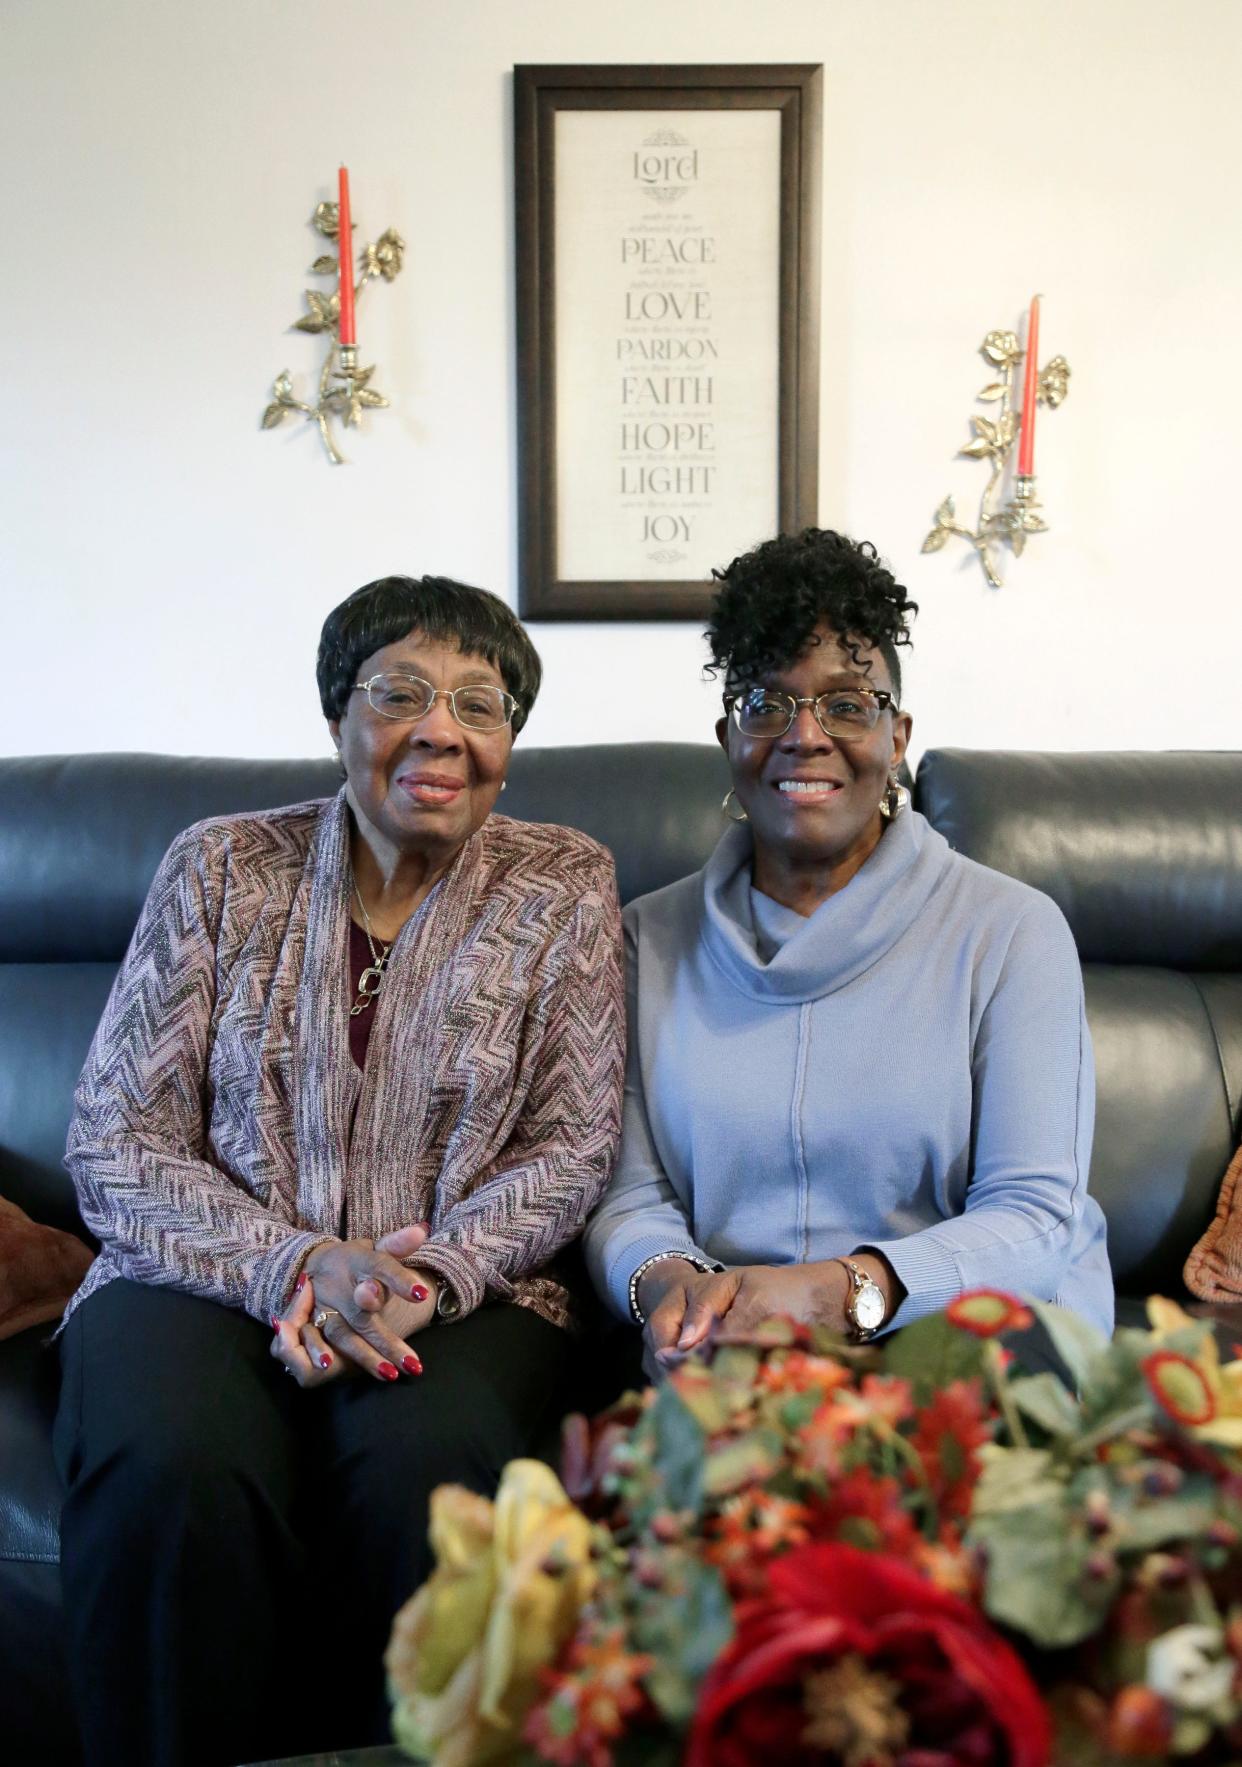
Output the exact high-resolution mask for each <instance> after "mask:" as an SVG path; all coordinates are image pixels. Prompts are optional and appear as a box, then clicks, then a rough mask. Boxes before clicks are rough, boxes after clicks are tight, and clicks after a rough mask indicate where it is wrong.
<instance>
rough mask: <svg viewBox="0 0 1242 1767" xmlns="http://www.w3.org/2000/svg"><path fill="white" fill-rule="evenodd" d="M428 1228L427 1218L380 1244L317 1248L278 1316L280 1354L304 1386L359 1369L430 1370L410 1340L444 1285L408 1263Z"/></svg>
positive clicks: (377, 1375)
mask: <svg viewBox="0 0 1242 1767" xmlns="http://www.w3.org/2000/svg"><path fill="white" fill-rule="evenodd" d="M427 1231H428V1230H427V1227H426V1224H425V1223H424V1222H421V1221H420V1222H416V1223H415V1224H414V1225H413V1226H411V1227H401V1228H398V1229H397V1230H396V1231H395V1232H394V1233H388V1234H385V1235H384V1237H383V1238H382V1239H377V1240H375V1241H372V1240H369V1239H347V1240H336V1241H334V1242H332V1243H331V1244H328V1245H321V1246H316V1247H315V1249H314V1251H313V1252H312V1253H311V1254H310V1256H309V1257H308V1258H307V1260H306V1263H305V1266H304V1267H303V1270H302V1273H301V1275H300V1276H299V1277H298V1280H297V1283H296V1285H295V1287H294V1291H293V1294H292V1296H291V1298H290V1300H289V1304H288V1306H287V1307H286V1308H285V1310H284V1312H283V1314H281V1315H279V1316H274V1317H273V1319H272V1333H273V1335H272V1355H273V1357H274V1358H275V1359H276V1361H277V1362H280V1363H282V1364H283V1366H284V1368H285V1371H286V1373H288V1374H291V1375H292V1376H293V1377H294V1379H295V1380H296V1381H297V1383H298V1385H299V1386H303V1387H316V1386H322V1385H323V1384H324V1383H325V1382H326V1381H330V1380H335V1379H337V1378H339V1376H340V1375H342V1374H345V1373H346V1372H349V1371H351V1370H352V1371H357V1370H361V1371H362V1372H363V1373H364V1374H368V1375H370V1376H371V1378H372V1379H373V1380H379V1381H395V1380H399V1379H400V1377H401V1375H402V1373H403V1372H404V1373H405V1374H407V1375H419V1374H421V1373H422V1371H423V1365H422V1362H421V1361H420V1359H419V1357H418V1355H417V1353H416V1352H415V1351H414V1350H412V1349H411V1347H410V1344H409V1342H408V1340H409V1339H410V1338H411V1337H413V1336H414V1335H415V1333H417V1332H419V1331H421V1330H422V1329H423V1327H424V1326H425V1325H427V1324H429V1322H430V1321H431V1320H432V1319H433V1318H434V1317H435V1311H436V1293H437V1284H436V1279H435V1278H434V1277H433V1276H430V1275H428V1274H426V1273H424V1272H421V1271H417V1270H410V1269H407V1267H406V1266H405V1265H404V1264H403V1263H401V1262H400V1260H401V1259H402V1258H408V1257H410V1256H412V1255H413V1254H414V1253H415V1252H416V1251H417V1250H418V1248H419V1246H421V1245H422V1243H423V1241H424V1240H425V1239H426V1238H427Z"/></svg>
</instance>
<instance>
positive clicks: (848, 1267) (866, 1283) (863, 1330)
mask: <svg viewBox="0 0 1242 1767" xmlns="http://www.w3.org/2000/svg"><path fill="white" fill-rule="evenodd" d="M837 1263H838V1264H840V1265H841V1267H842V1268H843V1269H844V1271H845V1274H846V1275H847V1276H848V1277H849V1279H850V1292H849V1294H848V1295H847V1296H846V1297H845V1317H846V1318H847V1319H848V1320H849V1322H850V1330H851V1331H852V1332H853V1334H854V1336H855V1337H856V1338H857V1340H858V1342H859V1343H865V1342H866V1341H867V1339H868V1338H873V1337H874V1336H875V1334H876V1332H877V1331H878V1330H879V1329H880V1326H881V1325H883V1324H884V1321H885V1319H886V1318H887V1317H888V1308H887V1307H885V1309H884V1313H883V1314H882V1315H881V1317H880V1319H879V1320H878V1321H877V1323H876V1324H875V1325H861V1324H860V1323H859V1320H858V1314H857V1312H856V1310H855V1309H856V1303H857V1300H858V1297H859V1295H860V1294H861V1293H862V1291H863V1290H864V1289H865V1288H873V1289H874V1290H875V1292H876V1293H877V1294H878V1295H879V1296H880V1298H881V1300H883V1297H884V1291H883V1289H882V1288H881V1287H880V1285H879V1283H878V1282H877V1281H876V1280H875V1278H874V1277H873V1276H868V1274H867V1272H866V1271H865V1270H864V1269H863V1268H862V1266H861V1265H860V1264H856V1263H855V1262H854V1260H853V1258H838V1259H837Z"/></svg>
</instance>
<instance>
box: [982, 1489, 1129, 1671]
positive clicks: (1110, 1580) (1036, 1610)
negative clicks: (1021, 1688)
mask: <svg viewBox="0 0 1242 1767" xmlns="http://www.w3.org/2000/svg"><path fill="white" fill-rule="evenodd" d="M970 1537H971V1540H972V1542H977V1543H982V1544H983V1545H984V1546H986V1548H987V1559H988V1569H987V1581H986V1584H985V1586H984V1592H983V1605H984V1608H985V1610H986V1611H987V1612H988V1613H989V1614H990V1615H991V1616H992V1618H993V1619H994V1620H1000V1621H1001V1622H1002V1623H1003V1624H1004V1625H1007V1626H1012V1627H1014V1628H1015V1629H1016V1630H1017V1631H1019V1632H1022V1633H1024V1634H1025V1636H1026V1637H1027V1638H1030V1639H1033V1640H1034V1642H1035V1643H1036V1644H1039V1645H1043V1646H1045V1647H1046V1648H1049V1649H1053V1650H1057V1649H1062V1648H1064V1647H1065V1646H1067V1645H1071V1644H1080V1643H1081V1642H1082V1640H1083V1639H1084V1638H1089V1637H1090V1636H1091V1634H1092V1633H1093V1632H1095V1631H1098V1629H1099V1627H1100V1625H1101V1624H1102V1623H1103V1620H1104V1618H1105V1615H1106V1614H1107V1612H1108V1609H1109V1607H1110V1606H1111V1604H1112V1601H1113V1599H1114V1597H1115V1595H1116V1591H1117V1583H1118V1578H1117V1576H1116V1575H1115V1574H1114V1575H1112V1576H1108V1577H1098V1578H1097V1577H1091V1576H1089V1575H1088V1572H1087V1561H1088V1559H1089V1558H1090V1556H1091V1548H1090V1546H1089V1545H1088V1543H1087V1542H1086V1541H1085V1540H1084V1539H1083V1538H1082V1536H1081V1535H1078V1534H1074V1533H1072V1532H1070V1531H1069V1530H1068V1529H1067V1527H1066V1526H1065V1517H1064V1515H1063V1513H1062V1512H1061V1510H1060V1509H1058V1508H1057V1507H1056V1506H1054V1505H1051V1504H1047V1505H1045V1504H1041V1505H1039V1506H1038V1507H1036V1508H1032V1509H1022V1510H1012V1511H1009V1512H1007V1513H1006V1514H1003V1515H997V1516H994V1517H993V1518H992V1519H991V1520H990V1521H988V1522H986V1523H985V1524H983V1525H981V1526H980V1527H978V1528H972V1529H971V1534H970Z"/></svg>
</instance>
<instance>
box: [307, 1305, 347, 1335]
mask: <svg viewBox="0 0 1242 1767" xmlns="http://www.w3.org/2000/svg"><path fill="white" fill-rule="evenodd" d="M340 1316H341V1313H340V1308H339V1307H320V1308H319V1309H318V1311H317V1312H316V1314H315V1317H314V1318H313V1319H312V1320H311V1324H312V1325H313V1326H314V1328H315V1330H316V1331H322V1330H323V1328H324V1326H325V1325H326V1324H327V1323H328V1321H329V1319H339V1318H340Z"/></svg>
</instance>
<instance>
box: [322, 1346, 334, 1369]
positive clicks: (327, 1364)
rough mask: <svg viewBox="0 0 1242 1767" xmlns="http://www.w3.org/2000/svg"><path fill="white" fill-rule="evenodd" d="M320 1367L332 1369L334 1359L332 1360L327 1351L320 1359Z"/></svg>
mask: <svg viewBox="0 0 1242 1767" xmlns="http://www.w3.org/2000/svg"><path fill="white" fill-rule="evenodd" d="M319 1366H320V1368H331V1366H332V1358H331V1356H329V1355H328V1353H327V1351H326V1350H325V1351H324V1353H323V1355H322V1356H321V1357H320V1358H319Z"/></svg>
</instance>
